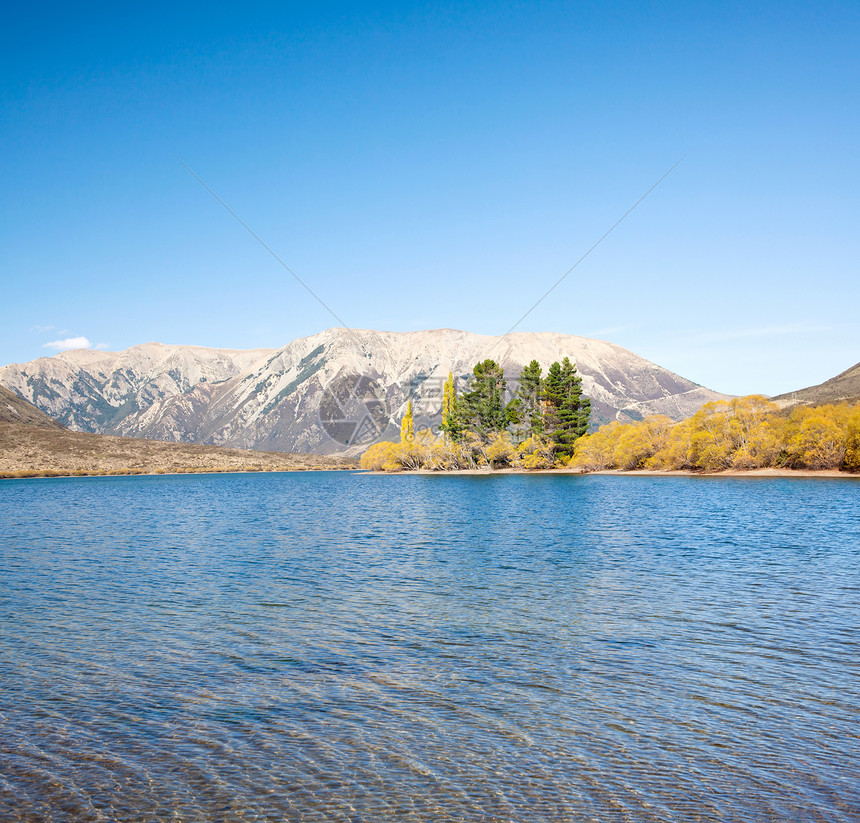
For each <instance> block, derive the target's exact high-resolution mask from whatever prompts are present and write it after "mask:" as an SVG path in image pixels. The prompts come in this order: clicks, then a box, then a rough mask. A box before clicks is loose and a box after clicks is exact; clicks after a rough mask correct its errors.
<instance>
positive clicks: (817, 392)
mask: <svg viewBox="0 0 860 823" xmlns="http://www.w3.org/2000/svg"><path fill="white" fill-rule="evenodd" d="M773 399H774V400H775V401H776V402H778V403H779V404H780V405H783V406H788V405H794V404H796V403H799V404H803V405H806V406H817V405H821V404H822V403H860V363H857V364H856V365H854V366H852V367H851V368H850V369H846V370H845V371H844V372H842V374H837V375H836V377H831V378H830V380H825V381H824V382H823V383H820V384H819V385H817V386H809V387H808V388H805V389H799V390H798V391H794V392H787V393H786V394H780V395H779V396H778V397H774V398H773Z"/></svg>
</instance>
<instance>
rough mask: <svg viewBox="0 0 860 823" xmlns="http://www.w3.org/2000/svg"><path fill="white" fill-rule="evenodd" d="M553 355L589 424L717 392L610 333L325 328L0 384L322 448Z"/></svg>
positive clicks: (269, 442)
mask: <svg viewBox="0 0 860 823" xmlns="http://www.w3.org/2000/svg"><path fill="white" fill-rule="evenodd" d="M565 355H567V356H569V357H570V358H571V360H573V361H574V362H575V363H576V364H577V367H578V369H579V371H580V373H581V374H582V377H583V387H584V390H585V393H586V394H587V395H588V396H589V397H590V398H591V400H592V407H593V410H594V413H593V420H594V422H595V423H602V422H606V421H608V420H614V419H618V420H636V419H641V418H642V417H643V416H645V415H648V414H656V413H659V414H666V415H668V416H669V417H672V418H673V419H675V420H679V419H682V418H683V417H686V416H688V415H690V414H692V413H693V412H694V411H696V410H697V409H698V408H699V407H700V406H702V405H703V404H704V403H706V402H708V401H711V400H716V399H720V398H722V397H723V395H720V394H717V393H716V392H712V391H710V390H708V389H705V388H703V387H701V386H698V385H696V384H694V383H691V382H690V381H689V380H685V379H684V378H682V377H679V376H678V375H676V374H673V373H672V372H670V371H667V370H666V369H663V368H661V367H660V366H657V365H655V364H654V363H651V362H649V361H647V360H645V359H644V358H641V357H639V356H637V355H635V354H633V353H632V352H629V351H627V350H626V349H623V348H621V347H620V346H616V345H614V344H612V343H606V342H604V341H600V340H592V339H589V338H585V337H576V336H572V335H562V334H553V333H541V334H534V333H525V332H523V333H516V334H511V335H508V336H506V337H502V338H499V337H488V336H482V335H477V334H470V333H468V332H462V331H455V330H452V329H440V330H434V331H420V332H379V331H364V330H349V329H329V330H328V331H325V332H321V333H320V334H316V335H313V336H311V337H305V338H300V339H298V340H294V341H293V342H292V343H289V344H288V345H286V346H284V347H283V348H281V349H277V350H269V349H255V350H251V351H232V350H223V349H204V348H200V347H194V346H167V345H163V344H159V343H147V344H144V345H140V346H133V347H132V348H130V349H127V350H125V351H122V352H95V351H72V352H65V353H62V354H58V355H55V356H54V357H50V358H40V359H38V360H34V361H32V362H30V363H25V364H12V365H9V366H4V367H3V368H1V369H0V384H2V385H5V386H7V387H8V388H10V389H12V390H13V391H15V392H16V393H18V394H19V395H20V396H22V397H24V398H26V399H27V400H29V401H31V402H32V403H33V404H34V405H36V406H37V407H38V408H39V409H41V410H42V411H44V412H45V413H46V414H48V415H50V416H51V417H53V418H55V419H57V420H59V421H60V422H61V423H63V424H64V425H66V426H68V427H69V428H71V429H75V430H79V431H91V432H101V433H108V434H115V435H124V436H131V437H146V438H153V439H160V440H171V441H177V442H196V443H209V444H215V445H220V446H233V447H240V448H252V449H260V450H278V451H304V452H314V453H318V454H333V453H337V452H341V451H344V450H347V451H353V452H355V451H360V450H361V449H362V448H363V447H364V445H366V444H367V443H369V442H371V441H372V440H375V439H377V438H378V437H392V438H393V437H394V436H396V434H397V432H398V431H399V429H398V427H399V420H400V417H401V416H402V414H403V412H404V410H405V406H406V402H407V400H408V399H409V398H412V399H413V402H414V411H415V416H416V426H424V425H434V424H438V422H439V420H440V417H439V412H440V408H441V396H442V384H443V382H444V380H445V378H446V377H447V375H448V372H449V370H450V371H453V372H454V375H455V376H456V378H457V385H458V390H460V391H462V390H463V389H464V388H465V387H466V385H467V381H468V375H469V373H470V372H471V370H472V367H473V366H474V364H475V363H476V362H478V361H480V360H483V359H485V358H487V357H490V358H493V359H494V360H497V361H499V362H501V363H502V365H503V366H504V368H505V372H506V374H507V375H508V377H509V381H510V387H511V389H512V390H513V389H514V388H515V387H516V383H515V378H516V376H517V375H518V374H519V372H520V370H521V369H522V367H523V366H524V365H526V364H527V363H528V362H529V361H531V360H532V359H536V360H538V361H539V362H540V363H541V364H543V366H544V367H545V368H546V367H548V366H549V364H550V363H551V362H553V361H554V360H560V359H561V358H562V357H564V356H565Z"/></svg>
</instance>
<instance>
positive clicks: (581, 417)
mask: <svg viewBox="0 0 860 823" xmlns="http://www.w3.org/2000/svg"><path fill="white" fill-rule="evenodd" d="M543 397H544V402H545V404H546V412H545V425H546V431H547V433H548V434H549V437H550V439H551V440H552V441H553V442H554V444H555V453H556V455H557V456H558V457H570V456H571V455H572V454H573V449H574V444H575V443H576V441H577V440H578V439H579V438H580V437H582V435H583V434H585V432H586V431H587V430H588V422H589V418H590V416H591V401H590V400H588V398H583V397H582V378H581V377H580V376H579V374H578V373H577V371H576V366H575V365H573V363H571V362H570V358H568V357H565V358H564V359H563V360H562V361H561V363H557V362H556V363H553V364H552V365H551V366H550V368H549V372H548V373H547V376H546V380H545V382H544V392H543Z"/></svg>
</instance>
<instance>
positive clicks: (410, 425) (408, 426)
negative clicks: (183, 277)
mask: <svg viewBox="0 0 860 823" xmlns="http://www.w3.org/2000/svg"><path fill="white" fill-rule="evenodd" d="M414 440H415V424H414V421H413V418H412V401H411V400H410V401H409V403H408V404H407V406H406V414H404V415H403V420H402V421H401V422H400V442H401V443H412V442H413V441H414Z"/></svg>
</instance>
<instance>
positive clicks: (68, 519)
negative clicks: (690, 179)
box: [0, 473, 860, 823]
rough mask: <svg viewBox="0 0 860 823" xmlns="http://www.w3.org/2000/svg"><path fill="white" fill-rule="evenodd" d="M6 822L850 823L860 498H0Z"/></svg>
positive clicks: (126, 488) (364, 485)
mask: <svg viewBox="0 0 860 823" xmlns="http://www.w3.org/2000/svg"><path fill="white" fill-rule="evenodd" d="M0 517H2V532H0V561H2V562H0V571H2V581H0V819H2V820H3V821H19V820H27V821H36V820H38V821H42V820H52V821H66V820H68V821H77V820H81V821H90V820H92V821H97V820H99V821H107V820H116V821H165V820H179V821H231V820H242V821H252V820H266V821H282V820H283V821H292V820H295V821H300V820H301V821H368V822H371V821H372V822H373V823H375V822H376V821H389V820H398V821H434V822H435V821H517V822H518V823H519V821H528V822H529V823H531V821H552V822H553V823H557V822H558V821H592V820H593V821H793V820H797V821H827V823H835V822H838V821H849V820H850V821H857V820H860V755H858V751H860V741H858V730H860V640H858V629H860V568H858V561H860V481H856V480H850V479H845V480H839V479H834V480H804V479H795V478H791V479H776V480H774V479H754V478H749V479H712V478H684V477H663V478H641V477H635V478H626V477H575V476H545V475H544V476H501V477H463V476H431V477H423V476H401V477H375V476H362V475H353V474H342V473H309V474H277V475H275V474H261V475H213V476H179V477H134V478H132V477H129V478H80V479H63V480H26V481H0Z"/></svg>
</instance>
